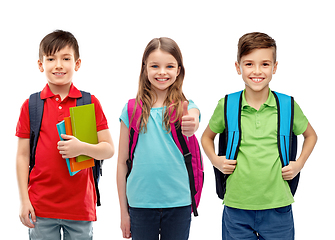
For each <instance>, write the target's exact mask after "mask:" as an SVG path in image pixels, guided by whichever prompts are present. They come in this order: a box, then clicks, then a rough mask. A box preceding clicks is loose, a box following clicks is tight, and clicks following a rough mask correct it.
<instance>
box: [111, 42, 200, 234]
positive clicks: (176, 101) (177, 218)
mask: <svg viewBox="0 0 335 240" xmlns="http://www.w3.org/2000/svg"><path fill="white" fill-rule="evenodd" d="M184 75H185V69H184V66H183V60H182V54H181V52H180V49H179V47H178V45H177V44H176V43H175V42H174V41H173V40H172V39H169V38H155V39H153V40H151V41H150V42H149V44H148V45H147V47H146V49H145V51H144V54H143V58H142V68H141V74H140V79H139V89H138V93H137V96H136V102H142V104H143V106H142V115H141V119H142V121H141V125H140V134H139V137H138V142H137V145H136V151H135V153H134V160H133V167H132V171H131V173H130V175H129V177H128V179H127V180H126V173H127V170H128V169H127V165H126V161H127V159H128V155H129V153H128V151H129V146H128V142H129V129H128V128H129V118H128V113H127V105H126V106H125V107H124V109H123V111H122V114H121V117H120V121H121V129H120V141H119V156H118V170H117V182H118V192H119V200H120V209H121V230H122V233H123V237H124V238H130V237H132V239H133V240H141V239H143V240H150V239H158V237H159V235H160V236H161V238H164V239H175V240H179V239H180V240H185V239H188V236H189V229H190V223H191V206H190V205H191V194H190V190H189V180H188V174H187V170H186V166H185V163H184V158H183V156H182V154H181V153H180V151H179V149H178V147H177V146H176V144H175V143H174V140H173V138H172V135H171V131H170V130H171V128H170V120H171V119H170V118H171V113H172V112H173V111H175V112H176V116H177V119H178V122H179V124H181V128H182V133H183V134H184V135H185V136H192V135H193V134H194V132H195V131H196V130H197V129H198V127H199V115H200V112H199V110H198V108H197V107H196V105H195V104H194V103H193V102H192V101H188V100H187V99H186V98H185V96H184V94H183V92H182V85H183V80H184ZM167 107H168V109H171V110H172V111H166V109H167Z"/></svg>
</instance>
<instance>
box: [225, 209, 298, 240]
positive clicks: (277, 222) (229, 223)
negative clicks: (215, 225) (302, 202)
mask: <svg viewBox="0 0 335 240" xmlns="http://www.w3.org/2000/svg"><path fill="white" fill-rule="evenodd" d="M222 239H223V240H237V239H243V240H258V239H260V240H264V239H265V240H274V239H276V240H293V239H294V222H293V214H292V207H291V205H289V206H286V207H281V208H274V209H267V210H256V211H254V210H243V209H236V208H230V207H227V206H225V207H224V210H223V217H222Z"/></svg>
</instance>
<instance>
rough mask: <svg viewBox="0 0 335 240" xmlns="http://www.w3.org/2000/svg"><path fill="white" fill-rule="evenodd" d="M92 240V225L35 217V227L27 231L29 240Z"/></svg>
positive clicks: (90, 223) (86, 222) (83, 222)
mask: <svg viewBox="0 0 335 240" xmlns="http://www.w3.org/2000/svg"><path fill="white" fill-rule="evenodd" d="M61 229H63V239H64V240H77V239H78V240H92V239H93V223H92V222H89V221H73V220H63V219H53V218H40V217H36V222H35V227H34V228H30V229H29V240H60V239H61Z"/></svg>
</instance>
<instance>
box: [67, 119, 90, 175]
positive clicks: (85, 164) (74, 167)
mask: <svg viewBox="0 0 335 240" xmlns="http://www.w3.org/2000/svg"><path fill="white" fill-rule="evenodd" d="M64 122H65V131H66V134H67V135H73V134H72V126H71V117H65V118H64ZM69 160H70V168H71V171H72V172H75V171H79V170H82V169H86V168H90V167H94V159H93V158H91V159H89V160H86V161H82V162H77V161H76V158H70V159H69Z"/></svg>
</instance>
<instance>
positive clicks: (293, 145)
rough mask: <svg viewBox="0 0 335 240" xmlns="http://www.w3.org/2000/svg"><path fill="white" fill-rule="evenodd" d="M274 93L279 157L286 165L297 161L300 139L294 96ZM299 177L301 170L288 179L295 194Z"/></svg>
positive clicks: (283, 164)
mask: <svg viewBox="0 0 335 240" xmlns="http://www.w3.org/2000/svg"><path fill="white" fill-rule="evenodd" d="M272 93H273V95H274V97H275V99H276V102H277V112H278V130H277V132H278V134H277V143H278V150H279V157H280V160H281V162H282V166H283V167H285V166H287V165H289V164H290V161H295V160H296V156H297V146H298V140H297V136H296V135H295V134H294V133H293V121H294V98H293V97H291V96H287V95H285V94H282V93H278V92H274V91H273V92H272ZM299 179H300V172H299V173H298V174H297V176H295V177H294V178H293V179H292V180H289V181H287V182H288V184H289V186H290V189H291V193H292V195H293V196H294V194H295V192H296V191H297V188H298V184H299Z"/></svg>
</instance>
